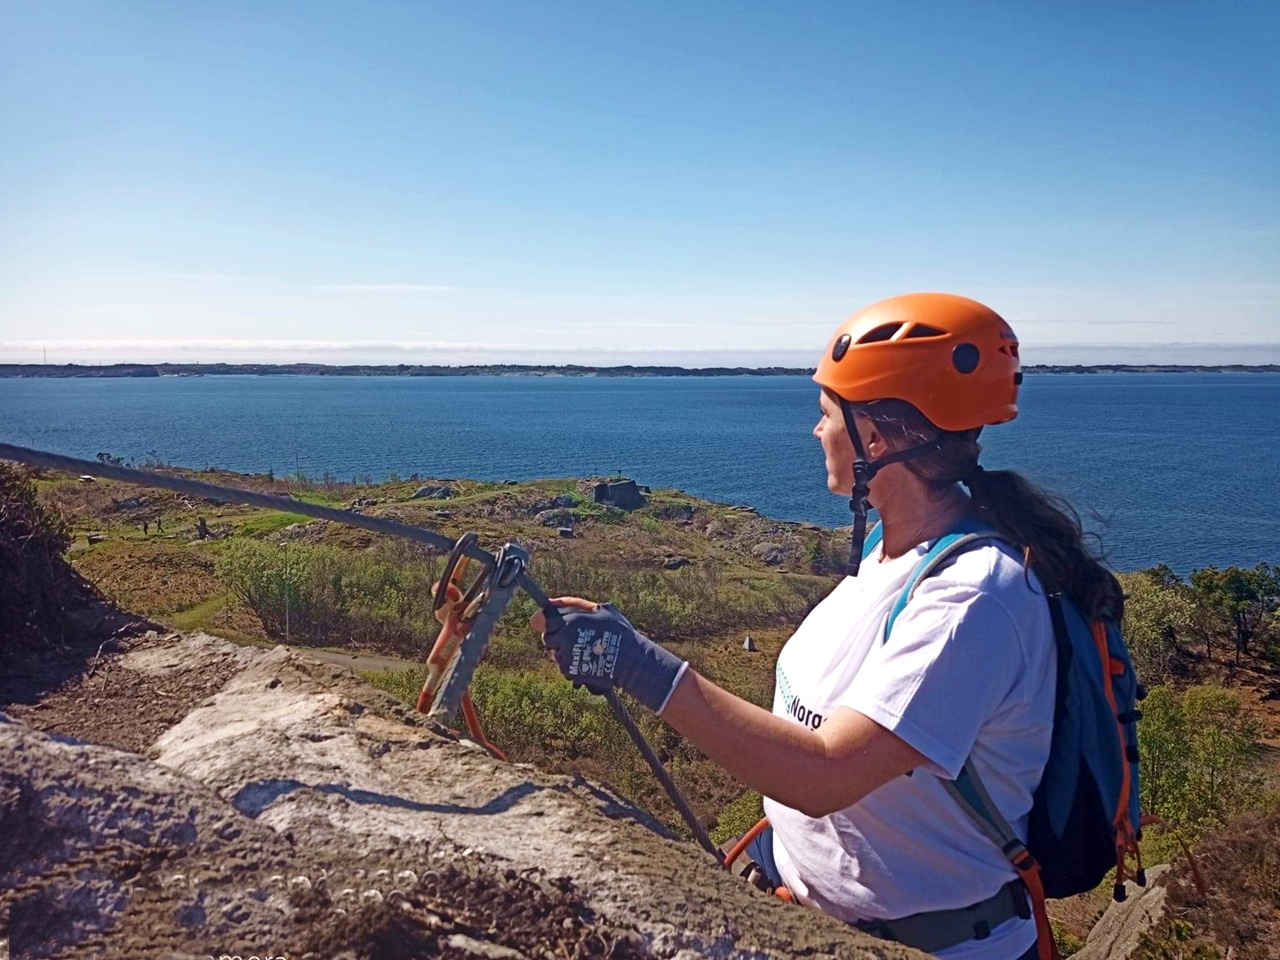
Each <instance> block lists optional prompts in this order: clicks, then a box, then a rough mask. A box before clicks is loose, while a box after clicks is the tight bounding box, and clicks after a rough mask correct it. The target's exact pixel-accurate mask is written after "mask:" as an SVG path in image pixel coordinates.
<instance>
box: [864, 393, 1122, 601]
mask: <svg viewBox="0 0 1280 960" xmlns="http://www.w3.org/2000/svg"><path fill="white" fill-rule="evenodd" d="M853 407H854V410H856V411H857V413H859V414H860V415H862V416H864V417H866V418H867V419H868V420H870V421H871V422H872V423H873V424H875V427H876V429H877V430H878V431H879V432H880V434H881V435H882V436H883V437H884V438H885V440H886V441H887V442H888V443H889V445H890V447H892V448H893V449H895V450H896V449H905V448H906V447H909V446H913V445H915V444H918V443H922V442H925V441H928V440H932V439H934V438H938V439H940V440H941V445H940V446H939V448H938V449H937V450H936V451H934V452H933V453H929V454H926V455H924V456H922V457H919V458H917V459H914V460H908V461H906V462H905V463H904V464H903V466H905V467H906V468H907V469H908V470H910V471H911V472H912V473H914V474H915V475H916V476H918V477H920V478H921V479H922V480H924V481H926V482H927V483H929V484H930V485H931V486H934V487H938V488H942V487H947V486H950V485H951V484H954V483H963V484H964V485H965V486H967V487H968V488H969V495H970V497H971V498H972V501H973V513H974V515H975V516H977V517H978V519H980V520H982V521H984V522H985V523H987V524H989V525H990V526H991V527H992V529H994V530H995V531H997V532H998V533H999V534H1000V535H1001V536H1003V537H1005V538H1006V539H1007V540H1009V541H1010V542H1012V543H1015V544H1017V545H1018V546H1020V547H1021V548H1022V554H1023V561H1024V562H1025V563H1026V565H1027V567H1028V568H1029V569H1031V570H1034V571H1035V572H1036V576H1037V577H1039V578H1040V582H1041V583H1042V584H1043V585H1044V588H1045V589H1046V590H1048V591H1049V592H1050V593H1062V594H1063V595H1064V596H1066V597H1069V598H1070V599H1072V600H1074V601H1075V602H1076V603H1077V604H1079V606H1080V608H1081V610H1082V611H1083V612H1084V613H1085V614H1086V616H1089V617H1103V618H1107V619H1112V620H1117V621H1118V620H1119V619H1120V617H1121V615H1122V614H1123V612H1124V594H1123V592H1122V590H1121V588H1120V583H1119V581H1118V580H1116V577H1115V575H1114V574H1113V573H1112V572H1111V571H1110V570H1108V569H1107V568H1106V567H1105V566H1103V564H1102V561H1101V559H1100V557H1099V556H1098V555H1097V554H1096V553H1095V552H1094V551H1092V550H1090V549H1089V547H1088V545H1087V544H1086V543H1085V534H1084V530H1083V528H1082V526H1081V524H1080V516H1079V514H1077V513H1076V511H1075V510H1074V509H1073V508H1072V506H1071V504H1069V503H1068V502H1067V501H1066V500H1065V499H1063V498H1062V497H1060V496H1058V495H1057V494H1053V493H1050V492H1048V491H1046V490H1042V489H1041V488H1040V487H1038V486H1037V485H1036V484H1034V483H1032V482H1031V481H1030V480H1028V479H1027V478H1026V477H1024V476H1022V475H1021V474H1019V473H1016V472H1014V471H1012V470H984V469H983V468H982V467H980V466H979V465H978V455H979V454H980V453H981V452H982V445H981V444H979V443H978V434H979V433H981V432H982V431H981V428H979V429H975V430H961V431H958V432H950V431H945V430H944V431H939V429H938V428H937V427H935V426H934V425H933V424H932V423H930V422H929V420H928V419H927V418H926V417H925V416H924V414H922V413H921V412H920V411H919V410H917V409H916V408H915V407H914V406H912V405H911V404H909V403H907V402H906V401H904V400H872V401H869V402H864V403H855V404H853Z"/></svg>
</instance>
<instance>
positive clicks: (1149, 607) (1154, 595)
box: [1119, 568, 1195, 685]
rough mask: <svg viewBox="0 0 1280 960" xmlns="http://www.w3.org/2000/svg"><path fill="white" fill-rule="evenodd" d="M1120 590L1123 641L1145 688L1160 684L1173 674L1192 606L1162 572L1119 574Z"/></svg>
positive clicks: (1191, 620)
mask: <svg viewBox="0 0 1280 960" xmlns="http://www.w3.org/2000/svg"><path fill="white" fill-rule="evenodd" d="M1119 577H1120V584H1121V586H1122V587H1123V588H1124V593H1125V604H1124V639H1125V643H1126V644H1127V645H1128V647H1129V653H1130V654H1131V655H1132V657H1133V665H1134V667H1135V669H1136V670H1137V672H1138V676H1139V677H1141V678H1142V679H1143V681H1144V682H1145V683H1147V684H1148V685H1154V684H1158V683H1163V682H1165V681H1166V680H1168V679H1169V678H1170V677H1171V676H1172V675H1173V674H1174V673H1175V667H1176V665H1177V658H1178V654H1179V641H1180V640H1184V639H1185V638H1186V637H1187V636H1188V634H1189V632H1190V631H1191V629H1192V625H1193V623H1194V619H1195V604H1194V603H1192V601H1191V598H1190V596H1189V595H1188V591H1187V589H1186V588H1185V587H1184V586H1183V585H1182V584H1181V583H1179V582H1177V581H1176V579H1175V580H1174V581H1173V582H1170V581H1169V580H1168V579H1167V578H1166V577H1164V576H1162V571H1161V570H1160V569H1159V568H1157V569H1156V570H1144V571H1142V572H1141V573H1122V574H1120V575H1119Z"/></svg>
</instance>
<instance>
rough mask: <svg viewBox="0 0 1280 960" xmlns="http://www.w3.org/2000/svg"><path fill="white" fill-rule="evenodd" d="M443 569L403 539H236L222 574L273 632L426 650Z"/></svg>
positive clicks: (305, 639) (221, 562)
mask: <svg viewBox="0 0 1280 960" xmlns="http://www.w3.org/2000/svg"><path fill="white" fill-rule="evenodd" d="M441 566H442V563H441V560H440V558H438V557H432V556H429V555H427V554H426V553H425V551H422V550H420V549H418V548H416V547H415V545H413V544H407V543H402V542H398V541H397V542H391V543H385V544H379V545H378V546H377V547H375V548H373V549H371V550H368V551H364V552H362V553H350V552H347V551H344V550H340V549H338V548H336V547H328V546H309V545H301V544H272V543H268V542H264V541H258V540H249V539H241V538H235V539H233V540H231V541H230V542H229V543H227V544H226V546H225V548H224V549H223V550H222V551H221V553H220V554H219V556H218V562H217V572H218V575H219V577H221V578H222V580H223V582H224V583H225V584H226V585H227V588H228V589H229V590H230V591H231V592H232V593H233V594H235V596H236V597H237V598H238V599H239V600H240V601H241V602H243V603H244V604H245V605H246V606H247V607H248V608H249V609H250V610H252V611H253V612H254V614H255V615H256V616H257V617H258V619H259V620H260V621H261V622H262V627H263V629H264V630H265V631H266V632H267V633H268V635H270V636H272V637H275V638H277V639H281V638H284V637H285V635H286V632H287V633H288V636H289V639H290V640H292V641H294V642H297V643H309V644H316V645H327V644H338V645H341V644H357V645H362V646H369V647H373V648H376V649H383V650H388V651H397V652H409V653H414V654H418V653H420V652H421V650H422V647H423V644H424V643H425V642H426V638H427V637H430V636H433V635H434V632H435V630H436V629H437V625H436V621H435V618H434V616H433V615H432V613H431V585H432V583H434V582H435V579H436V577H438V576H439V574H440V570H441Z"/></svg>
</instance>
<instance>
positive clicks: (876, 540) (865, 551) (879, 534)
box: [862, 523, 884, 560]
mask: <svg viewBox="0 0 1280 960" xmlns="http://www.w3.org/2000/svg"><path fill="white" fill-rule="evenodd" d="M883 539H884V525H883V524H880V523H877V524H876V525H875V526H874V527H872V528H871V532H870V533H868V534H867V539H866V540H864V541H862V559H863V560H865V559H867V557H869V556H871V554H872V552H873V551H874V550H875V548H876V547H878V546H880V541H881V540H883Z"/></svg>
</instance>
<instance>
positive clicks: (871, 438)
mask: <svg viewBox="0 0 1280 960" xmlns="http://www.w3.org/2000/svg"><path fill="white" fill-rule="evenodd" d="M863 425H864V426H865V428H864V429H863V431H862V440H863V444H864V445H865V446H866V449H867V458H868V459H870V460H879V459H880V458H881V457H883V456H884V455H885V454H887V453H888V452H889V448H888V446H887V445H886V444H885V442H884V437H882V436H881V435H880V431H879V430H877V429H876V428H875V424H873V423H872V422H871V421H870V420H864V421H863Z"/></svg>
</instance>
